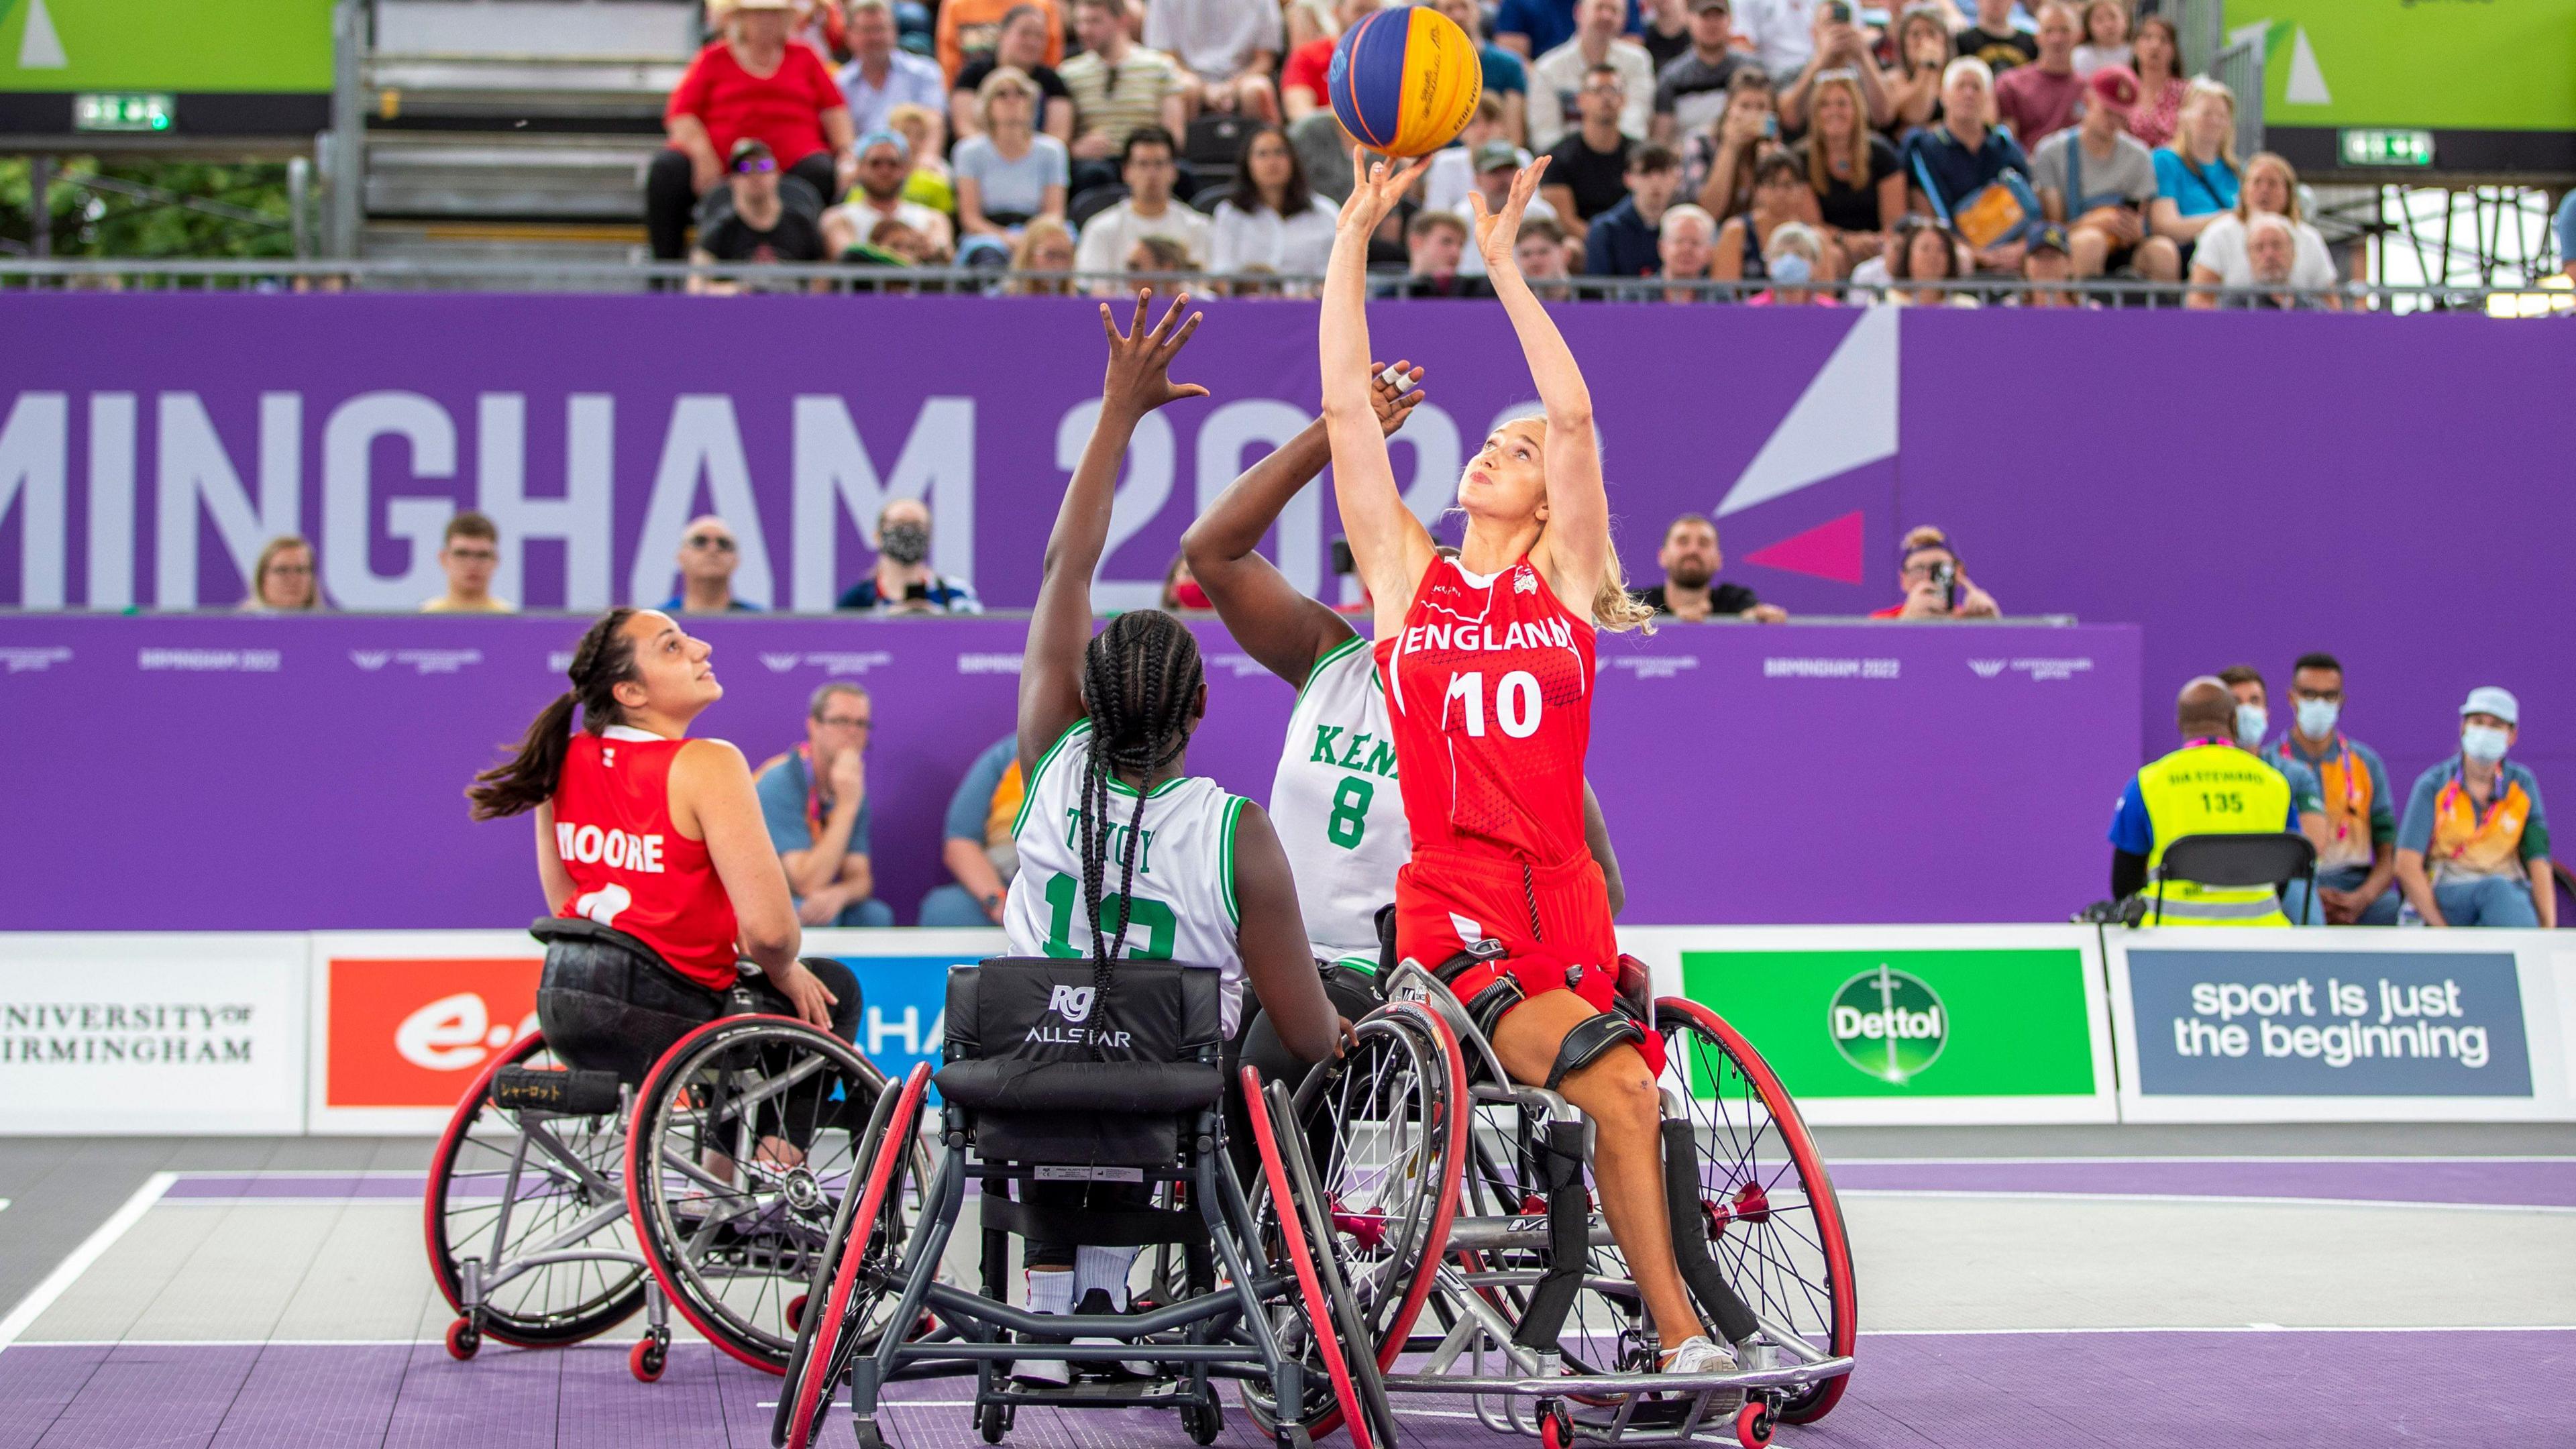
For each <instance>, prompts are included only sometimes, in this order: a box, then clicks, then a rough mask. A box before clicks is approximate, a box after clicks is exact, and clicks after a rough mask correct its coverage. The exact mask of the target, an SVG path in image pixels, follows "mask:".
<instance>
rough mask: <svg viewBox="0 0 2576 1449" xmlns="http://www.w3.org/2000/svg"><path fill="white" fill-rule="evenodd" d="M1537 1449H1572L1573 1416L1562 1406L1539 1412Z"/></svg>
mask: <svg viewBox="0 0 2576 1449" xmlns="http://www.w3.org/2000/svg"><path fill="white" fill-rule="evenodd" d="M1538 1442H1539V1449H1574V1415H1573V1414H1572V1413H1570V1412H1569V1411H1568V1410H1567V1409H1566V1407H1565V1405H1563V1404H1549V1405H1547V1406H1546V1407H1545V1408H1543V1409H1541V1410H1540V1411H1539V1420H1538Z"/></svg>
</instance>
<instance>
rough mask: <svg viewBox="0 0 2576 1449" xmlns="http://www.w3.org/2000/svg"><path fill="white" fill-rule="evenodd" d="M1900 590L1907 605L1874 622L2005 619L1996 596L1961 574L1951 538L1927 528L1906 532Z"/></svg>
mask: <svg viewBox="0 0 2576 1449" xmlns="http://www.w3.org/2000/svg"><path fill="white" fill-rule="evenodd" d="M1897 556H1898V559H1899V563H1898V565H1897V579H1896V581H1897V586H1898V587H1899V588H1902V589H1903V590H1905V602H1904V603H1901V604H1891V605H1889V606H1888V607H1886V608H1884V609H1880V610H1878V611H1877V612H1875V613H1873V614H1871V615H1870V617H1871V618H1873V619H1994V618H2000V617H2002V614H2003V610H2002V609H2001V608H1999V607H1997V606H1996V604H1995V596H1994V595H1992V594H1989V593H1987V592H1986V591H1985V590H1983V589H1981V588H1978V587H1977V586H1976V585H1975V584H1972V583H1970V582H1968V576H1967V574H1965V573H1964V572H1962V571H1961V570H1960V567H1959V553H1958V550H1956V549H1954V548H1952V547H1950V536H1949V535H1948V534H1945V533H1943V532H1942V531H1941V530H1939V529H1937V528H1934V527H1931V526H1930V525H1928V524H1927V525H1924V526H1921V527H1918V528H1914V529H1910V530H1908V531H1907V532H1906V535H1905V542H1904V543H1902V544H1900V545H1899V546H1898V548H1897Z"/></svg>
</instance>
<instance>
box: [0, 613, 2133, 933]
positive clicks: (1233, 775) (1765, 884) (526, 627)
mask: <svg viewBox="0 0 2576 1449" xmlns="http://www.w3.org/2000/svg"><path fill="white" fill-rule="evenodd" d="M582 624H583V621H582V620H580V619H578V618H573V617H564V616H555V617H521V618H509V619H495V618H481V619H463V618H454V617H448V618H423V617H409V618H351V617H337V618H335V617H330V616H321V617H290V616H264V617H253V616H221V617H208V616H198V617H193V618H176V617H145V618H133V619H123V618H112V617H96V616H83V615H76V614H65V615H54V616H39V615H18V616H12V617H0V721H5V724H0V736H5V738H0V750H5V753H6V758H7V759H8V761H9V776H10V780H11V786H10V825H11V828H10V834H11V837H12V838H13V839H14V840H16V841H17V842H18V843H19V848H18V849H17V850H15V851H13V852H12V855H11V861H10V865H9V868H8V871H7V881H6V884H5V887H0V930H12V931H24V930H327V929H355V928H372V927H384V928H411V927H468V926H477V927H479V926H513V925H518V924H520V923H523V922H524V921H526V920H527V919H529V918H530V917H532V916H534V915H536V914H538V913H540V912H541V911H542V910H543V899H542V897H541V896H540V895H539V893H538V890H537V878H536V871H535V868H534V857H533V848H532V842H531V839H530V833H529V826H528V824H527V822H525V821H509V822H503V823H498V824H486V825H476V824H473V823H471V822H469V821H468V820H467V818H466V807H465V799H464V795H463V790H464V788H465V784H466V781H467V779H468V778H469V777H470V776H471V775H472V774H473V773H474V772H475V771H476V770H477V769H480V768H482V767H483V766H485V765H488V764H490V763H492V762H493V761H494V760H495V759H496V758H497V757H498V755H499V754H500V752H501V751H502V749H503V748H504V746H505V745H507V744H511V743H515V741H516V740H517V738H518V736H519V735H520V734H521V733H522V732H523V731H524V730H525V729H526V727H527V723H528V721H529V719H531V718H532V717H533V716H534V715H535V714H536V713H537V711H538V710H539V709H540V708H541V707H542V706H543V705H544V704H545V702H546V701H547V700H548V699H550V698H551V697H553V695H554V694H555V693H556V692H558V691H559V690H560V689H561V688H562V687H563V668H564V665H565V664H566V663H567V662H568V655H569V651H570V650H571V648H572V645H573V642H574V640H575V639H576V638H578V637H579V634H580V632H581V628H582ZM688 624H689V627H690V628H691V629H692V630H693V631H695V632H697V633H698V634H699V635H701V636H702V637H704V638H705V639H707V640H708V641H709V642H710V643H712V644H713V645H714V647H715V656H714V659H715V664H716V666H717V672H718V677H719V678H720V679H721V681H722V682H723V683H724V685H725V697H724V699H723V700H722V701H721V702H719V703H718V704H716V705H715V706H714V707H713V708H711V709H710V710H709V711H708V712H707V713H706V714H705V715H704V716H703V717H702V718H701V720H700V722H699V728H698V730H697V733H699V734H701V735H707V736H714V737H719V738H724V739H729V740H732V741H733V742H734V743H735V744H737V745H739V746H741V748H742V750H743V752H744V754H746V755H747V756H749V757H750V758H751V759H752V760H753V761H754V762H755V763H757V762H759V761H761V760H763V759H765V758H767V757H769V756H771V755H775V754H777V753H779V752H781V751H783V750H785V749H787V748H788V747H789V746H791V745H793V744H795V743H796V742H798V741H799V740H801V739H802V738H803V721H804V717H805V705H806V700H807V697H808V696H809V695H810V694H811V693H812V691H813V689H814V687H815V686H816V685H818V684H820V683H821V682H822V681H824V680H826V679H835V678H848V679H856V680H859V681H860V682H862V683H864V684H865V685H866V686H867V687H868V690H869V692H870V695H871V697H872V700H873V704H874V714H875V719H876V729H875V732H874V735H873V738H872V740H871V743H870V746H869V749H870V753H869V758H868V768H867V780H868V809H869V814H870V817H871V818H870V836H871V838H870V845H871V847H872V858H873V862H874V864H875V867H876V878H877V881H878V885H879V895H880V896H881V897H882V898H883V899H884V900H886V901H887V902H888V903H889V904H890V905H892V906H893V908H894V910H895V912H896V915H897V917H898V919H900V920H902V921H904V922H906V923H909V922H910V921H911V920H912V917H913V912H914V909H915V907H916V905H917V904H918V902H919V900H920V898H921V896H922V894H923V893H924V892H925V891H927V890H929V889H930V887H932V886H933V885H935V884H938V883H940V881H941V880H942V879H943V876H942V874H941V867H940V865H939V846H940V838H941V822H942V820H943V818H944V817H945V814H946V811H947V807H948V802H949V797H950V795H951V794H952V793H953V792H954V790H955V788H956V785H957V782H958V780H959V779H960V778H961V777H962V776H963V775H964V774H965V772H966V769H967V766H968V764H969V763H970V762H971V761H972V760H973V759H974V758H975V756H976V755H977V754H979V753H981V752H982V751H983V749H984V748H985V747H986V746H987V745H989V744H991V743H992V742H993V741H994V740H997V739H999V738H1001V737H1003V736H1004V735H1005V734H1007V733H1008V732H1009V730H1010V728H1011V721H1012V711H1013V701H1014V698H1015V696H1016V693H1017V687H1018V682H1019V680H1018V671H1019V666H1020V654H1021V649H1022V646H1023V643H1024V641H1025V638H1026V633H1027V625H1026V623H1025V622H1024V621H1023V620H1020V619H1015V618H988V619H919V620H895V619H854V618H840V619H789V618H758V617H751V618H746V617H742V616H739V615H734V616H725V617H702V616H691V617H690V619H689V620H688ZM1198 633H1199V638H1200V640H1201V643H1202V645H1203V646H1204V648H1205V650H1206V652H1207V663H1208V696H1209V705H1208V719H1207V722H1206V724H1205V725H1204V726H1203V727H1202V728H1201V729H1200V731H1199V734H1198V736H1197V738H1196V739H1195V740H1194V741H1193V742H1192V744H1191V747H1190V755H1189V764H1190V768H1191V769H1192V770H1193V771H1194V772H1196V773H1200V774H1207V775H1213V776H1214V777H1216V778H1217V779H1218V780H1219V781H1221V782H1223V783H1224V784H1225V785H1226V786H1227V788H1229V789H1232V790H1235V791H1238V792H1241V793H1243V794H1246V795H1250V796H1251V797H1253V798H1254V799H1256V800H1266V799H1268V797H1269V794H1270V780H1271V775H1272V772H1273V770H1274V769H1275V768H1276V766H1277V763H1278V759H1279V751H1280V745H1281V733H1282V731H1283V730H1284V729H1285V728H1286V725H1287V720H1288V709H1289V705H1290V703H1291V701H1292V698H1293V696H1292V694H1291V692H1290V690H1289V688H1288V686H1287V685H1285V684H1283V683H1280V682H1279V681H1278V680H1276V679H1274V678H1272V677H1271V676H1270V675H1269V674H1268V673H1267V672H1265V671H1263V670H1262V669H1261V668H1260V667H1259V666H1258V665H1257V664H1255V663H1253V661H1252V660H1251V659H1250V658H1248V657H1247V656H1245V655H1243V654H1242V653H1241V652H1240V651H1239V650H1237V649H1236V648H1235V646H1234V645H1233V643H1232V642H1231V640H1229V639H1228V638H1227V636H1226V634H1225V631H1224V630H1223V629H1222V628H1221V627H1219V626H1217V625H1215V624H1213V623H1208V624H1202V625H1200V626H1198ZM1600 658H1601V679H1600V694H1599V697H1598V703H1597V704H1596V706H1595V708H1594V711H1593V745H1592V755H1591V774H1592V779H1593V784H1594V787H1595V789H1596V791H1597V792H1598V793H1599V795H1600V797H1601V803H1602V810H1603V813H1604V815H1605V816H1606V817H1607V818H1608V820H1609V822H1610V827H1611V833H1612V836H1613V838H1614V840H1615V841H1616V842H1617V844H1618V848H1619V856H1620V863H1621V866H1622V868H1623V870H1624V872H1625V875H1626V878H1627V886H1628V909H1627V913H1626V915H1625V916H1624V917H1623V919H1624V920H1627V921H1630V922H1634V923H1639V924H1699V923H1719V924H1734V923H1763V922H1788V923H1807V922H1846V921H1869V922H1911V921H1970V922H1993V921H2046V920H2062V919H2064V918H2065V917H2066V916H2067V914H2068V913H2070V912H2072V911H2073V910H2075V909H2076V908H2077V907H2079V906H2081V905H2082V904H2084V903H2085V902H2086V901H2088V900H2092V899H2094V898H2096V897H2098V896H2100V895H2102V894H2104V893H2105V890H2106V887H2107V877H2108V861H2109V853H2108V852H2109V847H2108V846H2107V845H2106V844H2105V843H2104V840H2103V834H2104V831H2105V829H2106V827H2107V825H2108V823H2109V819H2110V811H2111V804H2112V801H2113V799H2114V797H2115V796H2116V795H2117V794H2118V791H2119V788H2120V785H2121V783H2122V781H2124V780H2125V779H2126V778H2127V777H2128V775H2129V774H2130V772H2131V771H2133V770H2134V769H2135V768H2136V761H2137V757H2138V749H2139V741H2138V732H2137V718H2138V631H2137V630H2136V629H2134V628H2128V627H2096V626H2082V627H2075V626H2069V627H2060V628H2050V627H2044V626H2019V625H1989V626H1961V627H1956V628H1942V627H1910V626H1890V625H1830V624H1814V625H1799V624H1789V625H1777V626H1764V625H1752V624H1737V623H1729V624H1710V625H1696V626H1694V625H1675V626H1670V627H1667V628H1665V629H1663V630H1661V631H1660V632H1658V633H1657V634H1656V635H1655V636H1654V637H1652V638H1642V637H1639V636H1635V635H1626V636H1604V638H1603V639H1602V641H1601V652H1600Z"/></svg>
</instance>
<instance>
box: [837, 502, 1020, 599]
mask: <svg viewBox="0 0 2576 1449" xmlns="http://www.w3.org/2000/svg"><path fill="white" fill-rule="evenodd" d="M874 541H875V543H876V546H877V563H876V567H875V568H873V569H871V570H869V571H868V573H867V575H866V577H864V578H861V579H860V580H859V581H858V582H857V583H855V584H852V585H850V587H849V588H848V589H847V590H846V591H844V592H843V593H842V595H841V598H840V602H839V604H838V605H837V606H836V607H839V608H843V609H876V610H879V611H881V612H884V613H889V614H980V613H982V612H984V601H983V600H981V599H978V598H976V597H975V586H974V585H972V584H969V583H968V582H966V581H965V580H964V579H955V578H950V577H949V576H948V575H946V574H943V573H940V572H938V571H937V570H935V569H933V568H932V567H931V566H930V505H929V504H926V503H924V502H922V501H921V500H920V499H918V498H897V499H894V500H892V501H891V502H889V503H887V504H886V506H885V507H884V508H882V509H879V510H878V511H877V528H876V538H875V540H874Z"/></svg>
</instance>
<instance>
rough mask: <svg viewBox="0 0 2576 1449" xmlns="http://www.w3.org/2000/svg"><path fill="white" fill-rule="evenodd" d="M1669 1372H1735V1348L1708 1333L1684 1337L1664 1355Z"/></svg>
mask: <svg viewBox="0 0 2576 1449" xmlns="http://www.w3.org/2000/svg"><path fill="white" fill-rule="evenodd" d="M1663 1371H1664V1372H1665V1373H1668V1374H1726V1373H1733V1372H1735V1350H1734V1349H1732V1348H1729V1347H1727V1346H1726V1345H1725V1344H1722V1343H1719V1342H1718V1341H1717V1340H1715V1339H1713V1338H1710V1337H1709V1336H1708V1335H1706V1334H1695V1335H1693V1336H1692V1337H1689V1338H1686V1339H1683V1340H1682V1341H1681V1345H1680V1346H1679V1347H1677V1348H1674V1349H1673V1350H1671V1351H1670V1352H1668V1353H1666V1354H1665V1355H1664V1369H1663Z"/></svg>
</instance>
